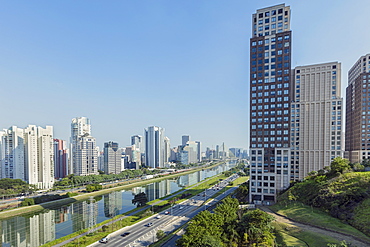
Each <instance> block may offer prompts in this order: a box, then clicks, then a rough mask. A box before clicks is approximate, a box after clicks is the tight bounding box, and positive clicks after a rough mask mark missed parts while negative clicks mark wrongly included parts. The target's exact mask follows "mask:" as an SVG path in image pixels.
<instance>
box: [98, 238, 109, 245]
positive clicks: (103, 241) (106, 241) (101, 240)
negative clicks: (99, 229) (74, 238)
mask: <svg viewBox="0 0 370 247" xmlns="http://www.w3.org/2000/svg"><path fill="white" fill-rule="evenodd" d="M108 240H109V239H108V238H107V237H105V238H102V239H100V240H99V242H100V243H104V244H106V243H108Z"/></svg>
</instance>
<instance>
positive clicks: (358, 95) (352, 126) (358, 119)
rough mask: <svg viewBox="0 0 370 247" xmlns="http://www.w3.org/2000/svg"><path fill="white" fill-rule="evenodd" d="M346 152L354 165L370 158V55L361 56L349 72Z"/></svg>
mask: <svg viewBox="0 0 370 247" xmlns="http://www.w3.org/2000/svg"><path fill="white" fill-rule="evenodd" d="M345 150H346V155H345V156H346V158H348V159H349V160H350V162H352V163H358V162H361V161H362V160H364V159H369V158H370V54H366V55H364V56H361V57H360V58H359V59H358V60H357V62H356V63H355V64H354V65H353V66H352V68H351V69H350V70H349V72H348V86H347V88H346V149H345Z"/></svg>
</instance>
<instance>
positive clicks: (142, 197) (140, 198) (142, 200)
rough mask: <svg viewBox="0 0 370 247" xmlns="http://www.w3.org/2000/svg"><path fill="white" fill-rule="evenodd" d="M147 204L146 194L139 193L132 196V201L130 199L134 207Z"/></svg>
mask: <svg viewBox="0 0 370 247" xmlns="http://www.w3.org/2000/svg"><path fill="white" fill-rule="evenodd" d="M147 202H148V198H147V197H146V194H145V193H144V192H141V193H139V194H136V195H135V196H134V199H132V204H134V205H136V204H137V207H138V208H139V207H142V206H144V205H145V204H146V203H147Z"/></svg>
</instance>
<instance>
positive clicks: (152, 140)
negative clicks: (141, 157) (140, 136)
mask: <svg viewBox="0 0 370 247" xmlns="http://www.w3.org/2000/svg"><path fill="white" fill-rule="evenodd" d="M164 146H165V145H164V129H163V128H160V127H157V126H150V127H148V129H145V165H146V166H147V167H152V168H156V167H164Z"/></svg>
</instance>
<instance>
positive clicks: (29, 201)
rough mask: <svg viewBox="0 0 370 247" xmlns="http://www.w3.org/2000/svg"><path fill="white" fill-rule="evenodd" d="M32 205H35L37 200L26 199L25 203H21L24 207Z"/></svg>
mask: <svg viewBox="0 0 370 247" xmlns="http://www.w3.org/2000/svg"><path fill="white" fill-rule="evenodd" d="M31 205H35V200H33V198H26V199H24V201H22V202H21V206H22V207H24V206H31Z"/></svg>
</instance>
